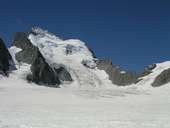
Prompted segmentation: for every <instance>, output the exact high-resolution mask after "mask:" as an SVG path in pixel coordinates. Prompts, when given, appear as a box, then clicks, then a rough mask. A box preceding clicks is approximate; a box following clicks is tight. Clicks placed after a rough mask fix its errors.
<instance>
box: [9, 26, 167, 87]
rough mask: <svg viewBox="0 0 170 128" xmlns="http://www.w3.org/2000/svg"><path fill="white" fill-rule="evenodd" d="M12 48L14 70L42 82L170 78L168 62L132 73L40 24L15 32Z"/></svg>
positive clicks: (93, 83)
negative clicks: (95, 55)
mask: <svg viewBox="0 0 170 128" xmlns="http://www.w3.org/2000/svg"><path fill="white" fill-rule="evenodd" d="M9 51H10V53H11V55H12V58H13V61H14V62H15V67H17V70H16V71H15V72H19V74H20V76H22V77H23V76H25V78H23V79H25V80H26V79H27V80H28V81H29V82H35V83H37V84H40V85H48V86H53V87H58V86H60V87H61V86H69V87H85V88H86V87H87V88H88V87H112V86H116V85H118V86H126V85H138V86H141V85H142V86H143V85H147V86H154V87H155V86H156V87H157V86H161V85H164V84H166V83H168V82H169V81H170V80H169V77H170V74H169V72H168V71H166V70H167V69H169V68H170V63H169V62H164V63H159V64H154V65H150V66H148V67H147V68H146V69H145V70H144V72H143V73H142V74H133V73H132V72H127V71H122V70H121V69H119V67H118V66H114V65H113V64H112V62H111V61H110V60H100V58H96V57H94V53H93V52H92V51H91V50H90V49H89V48H88V47H87V46H86V44H85V43H84V42H82V41H80V40H78V39H68V40H63V39H61V38H59V37H57V36H55V35H54V34H52V33H50V32H48V31H47V30H43V29H41V28H38V27H33V28H32V29H31V30H30V31H29V32H19V33H16V34H15V36H14V40H13V43H12V46H11V47H10V48H9ZM23 69H24V71H22V70H23ZM26 69H27V70H26ZM11 75H12V74H11ZM20 76H18V77H20Z"/></svg>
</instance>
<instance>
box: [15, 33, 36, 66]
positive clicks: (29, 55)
mask: <svg viewBox="0 0 170 128" xmlns="http://www.w3.org/2000/svg"><path fill="white" fill-rule="evenodd" d="M12 45H13V46H16V47H18V48H21V49H22V51H20V52H18V53H16V55H15V57H16V60H17V61H18V62H24V63H27V64H32V63H33V62H34V61H35V59H36V57H37V53H38V52H37V48H36V47H35V46H33V45H32V43H31V42H30V40H29V39H28V33H24V32H18V33H16V34H15V36H14V40H13V43H12Z"/></svg>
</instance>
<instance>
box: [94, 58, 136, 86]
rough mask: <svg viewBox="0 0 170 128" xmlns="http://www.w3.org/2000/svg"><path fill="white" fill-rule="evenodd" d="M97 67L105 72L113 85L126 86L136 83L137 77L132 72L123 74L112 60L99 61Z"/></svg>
mask: <svg viewBox="0 0 170 128" xmlns="http://www.w3.org/2000/svg"><path fill="white" fill-rule="evenodd" d="M96 63H97V67H98V68H99V69H101V70H105V71H106V73H107V74H108V75H109V79H110V80H111V81H112V83H113V84H116V85H120V86H125V85H130V84H132V83H135V82H136V80H137V75H136V74H134V73H131V72H123V71H121V70H120V69H119V67H117V66H114V65H113V64H112V61H111V60H97V61H96Z"/></svg>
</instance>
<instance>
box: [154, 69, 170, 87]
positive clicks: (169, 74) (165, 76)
mask: <svg viewBox="0 0 170 128" xmlns="http://www.w3.org/2000/svg"><path fill="white" fill-rule="evenodd" d="M168 82H170V68H169V69H167V70H164V71H163V72H162V73H161V74H160V75H158V76H157V77H156V78H155V80H154V82H153V83H152V86H153V87H159V86H162V85H164V84H167V83H168Z"/></svg>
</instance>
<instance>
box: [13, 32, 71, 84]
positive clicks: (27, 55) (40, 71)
mask: <svg viewBox="0 0 170 128" xmlns="http://www.w3.org/2000/svg"><path fill="white" fill-rule="evenodd" d="M33 34H35V33H33ZM28 35H29V34H28V33H24V32H20V33H16V34H15V37H14V41H13V44H12V45H13V46H16V47H18V48H21V49H22V51H20V52H18V53H16V55H15V57H16V60H17V61H18V62H24V63H27V64H31V72H32V74H29V75H28V76H27V80H28V81H32V82H35V83H37V84H40V85H41V84H45V85H48V86H52V87H58V85H59V84H60V83H61V82H64V81H72V78H71V75H70V74H69V72H68V71H67V70H66V69H65V68H64V67H63V66H61V65H57V64H55V66H54V65H53V66H50V65H49V64H48V63H47V62H46V61H45V58H44V57H43V55H42V54H41V53H40V51H39V49H38V48H37V47H36V46H34V45H33V44H32V43H31V42H30V40H29V39H28Z"/></svg>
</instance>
